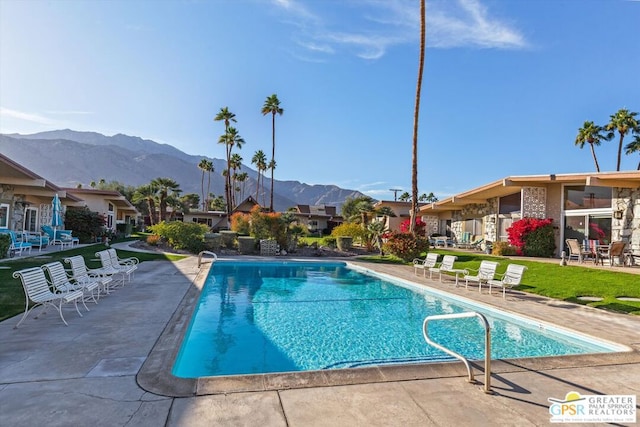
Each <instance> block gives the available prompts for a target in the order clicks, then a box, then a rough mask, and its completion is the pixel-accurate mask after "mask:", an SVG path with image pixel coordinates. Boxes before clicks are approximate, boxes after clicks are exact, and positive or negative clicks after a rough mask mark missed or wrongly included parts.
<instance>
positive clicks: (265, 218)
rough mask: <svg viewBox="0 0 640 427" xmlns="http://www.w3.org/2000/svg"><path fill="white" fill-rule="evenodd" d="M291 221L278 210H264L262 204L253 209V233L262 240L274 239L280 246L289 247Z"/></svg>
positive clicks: (257, 238)
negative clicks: (261, 207) (277, 211)
mask: <svg viewBox="0 0 640 427" xmlns="http://www.w3.org/2000/svg"><path fill="white" fill-rule="evenodd" d="M288 231H289V222H288V219H287V218H284V217H283V216H282V214H280V213H276V212H262V210H261V209H260V206H255V207H254V208H253V209H252V210H251V235H252V236H253V237H255V238H256V240H258V241H260V240H262V239H273V240H276V241H277V242H278V244H279V245H280V247H282V248H288V247H289V232H288Z"/></svg>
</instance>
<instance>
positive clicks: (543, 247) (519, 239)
mask: <svg viewBox="0 0 640 427" xmlns="http://www.w3.org/2000/svg"><path fill="white" fill-rule="evenodd" d="M552 222H553V219H551V218H545V219H538V218H522V219H521V220H518V221H516V222H514V223H513V224H511V227H509V228H507V233H508V235H509V243H510V244H511V245H512V246H514V247H515V248H516V254H517V255H525V256H537V257H550V256H553V253H554V251H555V249H556V246H555V242H554V240H555V239H554V233H553V226H552Z"/></svg>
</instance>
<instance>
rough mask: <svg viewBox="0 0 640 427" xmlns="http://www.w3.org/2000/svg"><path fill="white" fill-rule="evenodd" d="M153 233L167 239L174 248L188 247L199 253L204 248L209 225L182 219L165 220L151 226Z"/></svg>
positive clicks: (191, 250)
mask: <svg viewBox="0 0 640 427" xmlns="http://www.w3.org/2000/svg"><path fill="white" fill-rule="evenodd" d="M149 229H150V230H151V232H152V233H154V234H157V235H159V236H161V237H163V238H164V239H166V240H167V242H168V243H169V246H171V247H172V248H174V249H186V250H188V251H189V252H191V253H198V252H200V251H201V250H203V249H204V233H206V232H207V231H209V227H207V226H206V225H204V224H196V223H195V222H191V223H185V222H180V221H172V222H165V221H162V222H161V223H159V224H156V225H152V226H151V227H149Z"/></svg>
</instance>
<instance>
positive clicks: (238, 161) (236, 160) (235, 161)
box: [229, 153, 242, 207]
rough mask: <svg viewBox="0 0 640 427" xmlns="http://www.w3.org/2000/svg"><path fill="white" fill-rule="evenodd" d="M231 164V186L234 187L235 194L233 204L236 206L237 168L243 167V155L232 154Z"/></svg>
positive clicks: (232, 198)
mask: <svg viewBox="0 0 640 427" xmlns="http://www.w3.org/2000/svg"><path fill="white" fill-rule="evenodd" d="M229 166H230V167H231V169H232V170H233V173H232V174H231V181H232V182H231V188H233V195H232V197H231V200H232V201H233V206H234V207H235V206H236V197H235V192H236V191H237V187H236V182H237V181H238V173H237V170H238V169H241V168H242V156H240V154H238V153H233V154H232V155H231V159H230V161H229Z"/></svg>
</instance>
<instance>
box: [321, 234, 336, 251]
mask: <svg viewBox="0 0 640 427" xmlns="http://www.w3.org/2000/svg"><path fill="white" fill-rule="evenodd" d="M321 242H322V245H323V246H328V247H330V248H335V247H336V238H335V237H333V236H325V237H323V238H322V240H321Z"/></svg>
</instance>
